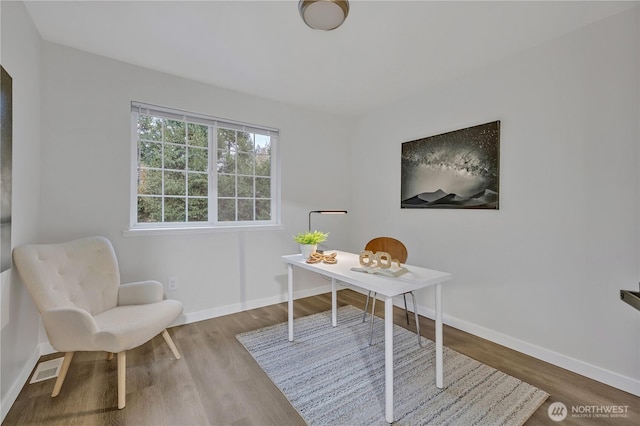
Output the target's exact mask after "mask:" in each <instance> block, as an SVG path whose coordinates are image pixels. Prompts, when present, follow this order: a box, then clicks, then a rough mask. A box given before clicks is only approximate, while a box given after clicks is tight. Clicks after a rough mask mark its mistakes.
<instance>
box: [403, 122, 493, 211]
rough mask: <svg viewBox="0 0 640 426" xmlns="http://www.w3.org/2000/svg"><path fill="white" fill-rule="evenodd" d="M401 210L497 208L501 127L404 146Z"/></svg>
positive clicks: (483, 127)
mask: <svg viewBox="0 0 640 426" xmlns="http://www.w3.org/2000/svg"><path fill="white" fill-rule="evenodd" d="M401 170H402V171H401V175H402V177H401V200H400V206H401V208H407V209H434V208H440V209H442V208H445V209H494V210H497V209H498V206H499V198H500V197H499V196H500V191H499V181H500V179H499V178H500V121H493V122H490V123H485V124H480V125H477V126H473V127H467V128H466V129H460V130H455V131H452V132H448V133H443V134H441V135H436V136H429V137H426V138H422V139H417V140H414V141H410V142H404V143H403V144H402V164H401Z"/></svg>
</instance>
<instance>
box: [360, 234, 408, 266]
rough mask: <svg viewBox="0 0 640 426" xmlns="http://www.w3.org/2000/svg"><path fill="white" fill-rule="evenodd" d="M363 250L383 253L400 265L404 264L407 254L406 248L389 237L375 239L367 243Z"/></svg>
mask: <svg viewBox="0 0 640 426" xmlns="http://www.w3.org/2000/svg"><path fill="white" fill-rule="evenodd" d="M364 249H365V250H370V251H372V252H374V253H375V252H378V251H384V252H387V253H389V254H390V255H391V258H392V259H394V260H396V259H397V260H399V261H400V263H405V262H406V261H407V257H408V256H409V254H408V253H407V248H406V247H405V245H404V244H402V242H401V241H399V240H396V239H395V238H391V237H377V238H374V239H373V240H371V241H369V242H368V243H367V245H366V246H365V247H364Z"/></svg>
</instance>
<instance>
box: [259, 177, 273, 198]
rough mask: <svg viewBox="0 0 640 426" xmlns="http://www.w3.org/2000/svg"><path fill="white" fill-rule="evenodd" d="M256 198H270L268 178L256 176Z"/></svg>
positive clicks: (269, 180)
mask: <svg viewBox="0 0 640 426" xmlns="http://www.w3.org/2000/svg"><path fill="white" fill-rule="evenodd" d="M256 198H271V179H270V178H259V177H257V178H256Z"/></svg>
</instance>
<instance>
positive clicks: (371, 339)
mask: <svg viewBox="0 0 640 426" xmlns="http://www.w3.org/2000/svg"><path fill="white" fill-rule="evenodd" d="M375 311H376V293H373V302H372V303H371V332H370V333H369V346H371V343H372V342H373V321H374V320H375V318H376V316H375V315H374V312H375Z"/></svg>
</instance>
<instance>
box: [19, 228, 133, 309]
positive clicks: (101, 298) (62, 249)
mask: <svg viewBox="0 0 640 426" xmlns="http://www.w3.org/2000/svg"><path fill="white" fill-rule="evenodd" d="M13 259H14V261H15V264H16V267H17V269H18V272H19V273H20V276H21V277H22V280H23V281H24V283H25V285H26V286H27V288H28V290H29V293H31V297H33V300H34V301H35V303H36V306H37V307H38V310H39V311H40V313H43V312H44V311H46V310H49V309H52V308H68V307H77V308H80V309H84V310H86V311H87V312H89V313H90V314H91V315H97V314H99V313H101V312H103V311H106V310H108V309H111V308H114V307H115V306H116V305H117V304H118V286H119V285H120V272H119V270H118V261H117V259H116V255H115V252H114V250H113V246H112V245H111V242H110V241H109V240H107V239H106V238H102V237H91V238H84V239H80V240H74V241H69V242H65V243H60V244H33V245H25V246H21V247H16V248H15V249H14V250H13Z"/></svg>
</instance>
